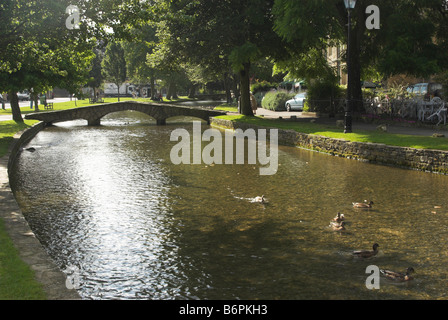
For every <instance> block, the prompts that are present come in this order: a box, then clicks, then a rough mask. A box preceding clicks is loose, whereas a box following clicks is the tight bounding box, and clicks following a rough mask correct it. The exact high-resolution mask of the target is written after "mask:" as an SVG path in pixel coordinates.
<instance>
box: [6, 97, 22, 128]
mask: <svg viewBox="0 0 448 320" xmlns="http://www.w3.org/2000/svg"><path fill="white" fill-rule="evenodd" d="M9 96H10V97H11V98H10V102H11V110H12V120H14V121H15V122H23V118H22V113H21V111H20V106H19V97H18V96H17V92H10V93H9Z"/></svg>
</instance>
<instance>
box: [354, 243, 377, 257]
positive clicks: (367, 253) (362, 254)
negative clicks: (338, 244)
mask: <svg viewBox="0 0 448 320" xmlns="http://www.w3.org/2000/svg"><path fill="white" fill-rule="evenodd" d="M379 246H380V245H379V244H378V243H375V244H374V245H373V250H372V251H370V250H357V251H353V254H354V255H355V256H357V257H360V258H371V257H373V256H375V255H376V254H377V253H378V247H379Z"/></svg>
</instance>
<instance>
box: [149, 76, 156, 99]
mask: <svg viewBox="0 0 448 320" xmlns="http://www.w3.org/2000/svg"><path fill="white" fill-rule="evenodd" d="M149 81H150V84H151V99H155V97H156V80H155V78H154V77H151V79H150V80H149Z"/></svg>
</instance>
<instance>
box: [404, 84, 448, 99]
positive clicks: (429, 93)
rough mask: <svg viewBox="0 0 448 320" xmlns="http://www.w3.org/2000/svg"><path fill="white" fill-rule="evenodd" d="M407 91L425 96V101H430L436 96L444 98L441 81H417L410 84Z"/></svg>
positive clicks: (418, 95) (417, 95)
mask: <svg viewBox="0 0 448 320" xmlns="http://www.w3.org/2000/svg"><path fill="white" fill-rule="evenodd" d="M407 91H408V92H409V93H412V94H414V95H415V96H416V97H421V98H423V100H425V101H430V100H431V99H432V98H434V97H440V98H442V99H443V85H442V84H440V83H435V82H429V83H416V84H413V85H411V86H409V87H408V88H407Z"/></svg>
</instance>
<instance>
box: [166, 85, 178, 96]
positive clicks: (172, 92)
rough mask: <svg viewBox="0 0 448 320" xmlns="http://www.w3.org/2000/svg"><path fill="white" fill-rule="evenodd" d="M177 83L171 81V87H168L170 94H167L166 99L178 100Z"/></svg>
mask: <svg viewBox="0 0 448 320" xmlns="http://www.w3.org/2000/svg"><path fill="white" fill-rule="evenodd" d="M176 90H177V88H176V82H175V81H170V83H169V85H168V92H167V94H166V98H167V99H168V100H171V99H177V93H176Z"/></svg>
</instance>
